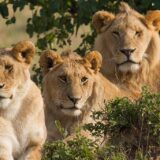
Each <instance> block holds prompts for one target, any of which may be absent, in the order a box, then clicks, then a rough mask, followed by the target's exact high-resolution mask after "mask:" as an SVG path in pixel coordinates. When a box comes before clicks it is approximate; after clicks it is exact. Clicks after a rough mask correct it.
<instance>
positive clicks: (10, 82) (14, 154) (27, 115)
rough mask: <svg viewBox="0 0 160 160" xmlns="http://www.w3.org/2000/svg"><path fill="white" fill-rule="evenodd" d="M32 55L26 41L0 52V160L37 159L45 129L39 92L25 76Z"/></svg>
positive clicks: (28, 74)
mask: <svg viewBox="0 0 160 160" xmlns="http://www.w3.org/2000/svg"><path fill="white" fill-rule="evenodd" d="M23 52H25V53H23ZM34 53H35V47H34V45H33V43H31V42H30V41H22V42H20V43H18V44H16V45H15V46H14V47H13V48H11V49H1V50H0V97H1V98H0V138H2V139H3V140H0V159H4V160H14V159H16V160H40V159H41V149H42V145H43V144H44V142H45V139H46V128H45V120H44V105H43V99H42V96H41V92H40V90H39V89H38V87H37V86H36V85H35V84H34V83H33V82H32V80H31V79H30V73H29V66H30V63H31V60H32V58H33V55H34ZM1 119H2V120H3V122H4V123H6V125H4V127H3V128H2V127H1V125H2V122H1ZM7 123H8V124H7Z"/></svg>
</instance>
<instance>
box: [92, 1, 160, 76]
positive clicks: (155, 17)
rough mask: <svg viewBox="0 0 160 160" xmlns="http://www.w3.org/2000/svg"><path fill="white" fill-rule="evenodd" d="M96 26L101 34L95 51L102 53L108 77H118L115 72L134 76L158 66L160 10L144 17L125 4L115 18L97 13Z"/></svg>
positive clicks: (103, 68) (103, 12) (107, 14)
mask: <svg viewBox="0 0 160 160" xmlns="http://www.w3.org/2000/svg"><path fill="white" fill-rule="evenodd" d="M93 25H94V27H95V29H96V31H97V33H98V36H97V38H96V40H95V49H96V50H98V51H99V52H101V53H102V56H103V60H104V61H103V66H102V71H103V73H104V74H105V75H109V74H114V75H115V69H116V71H118V72H120V73H123V74H124V73H132V74H135V73H138V72H139V71H140V70H141V69H143V67H144V66H145V65H146V64H147V65H148V66H149V68H150V69H152V68H154V67H155V66H156V65H157V64H158V63H159V60H160V54H159V53H160V45H159V44H160V37H159V30H160V11H159V10H156V11H149V12H147V14H146V15H145V16H144V15H142V14H140V13H138V12H136V11H135V10H133V9H132V8H130V7H129V6H128V5H127V4H126V3H124V2H122V3H121V4H120V8H119V13H118V14H116V15H115V14H113V13H110V12H107V11H98V12H97V13H95V15H94V16H93ZM144 64H145V65H144ZM108 66H110V68H109V67H108ZM107 68H109V69H107Z"/></svg>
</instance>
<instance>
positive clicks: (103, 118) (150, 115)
mask: <svg viewBox="0 0 160 160" xmlns="http://www.w3.org/2000/svg"><path fill="white" fill-rule="evenodd" d="M93 118H94V119H95V120H96V121H97V123H95V124H87V125H86V128H87V129H89V130H90V131H91V132H92V133H93V135H97V133H100V134H101V136H104V137H105V138H106V139H107V140H106V143H108V144H111V145H113V146H118V147H120V148H121V149H123V150H124V151H125V153H126V155H127V156H129V157H130V156H131V157H135V156H136V155H137V156H140V154H139V153H140V152H142V153H143V154H144V155H147V156H153V155H155V156H156V153H158V152H159V150H160V94H153V93H150V92H149V91H148V90H147V89H146V88H145V89H144V92H143V96H142V97H141V98H140V99H138V100H136V101H131V100H129V99H128V98H122V99H115V100H113V101H111V102H108V103H107V105H106V107H105V109H104V110H103V111H101V112H95V113H94V114H93ZM98 136H99V135H98Z"/></svg>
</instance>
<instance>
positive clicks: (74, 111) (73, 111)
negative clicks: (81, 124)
mask: <svg viewBox="0 0 160 160" xmlns="http://www.w3.org/2000/svg"><path fill="white" fill-rule="evenodd" d="M61 111H62V112H63V114H65V115H67V116H73V117H76V116H80V115H81V114H82V111H81V110H80V109H76V108H71V109H70V108H67V109H61Z"/></svg>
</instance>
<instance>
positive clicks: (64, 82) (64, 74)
mask: <svg viewBox="0 0 160 160" xmlns="http://www.w3.org/2000/svg"><path fill="white" fill-rule="evenodd" d="M101 63H102V57H101V55H100V54H99V53H97V52H91V53H89V54H87V55H86V56H85V57H84V58H82V57H80V56H79V55H78V54H76V53H63V54H62V55H60V54H58V53H56V52H54V51H51V50H49V51H45V52H44V53H43V54H42V56H41V58H40V65H41V67H42V69H43V75H44V99H45V103H46V105H47V107H49V108H50V109H51V110H52V111H53V112H54V113H56V114H58V113H59V114H60V115H66V116H73V117H75V116H76V117H77V116H79V115H81V114H82V113H83V111H84V110H85V111H86V110H87V108H85V107H86V104H87V103H89V101H90V97H91V96H92V94H93V92H94V90H93V88H94V82H95V79H94V77H95V75H96V74H97V73H98V71H99V67H100V66H101ZM90 107H91V106H90Z"/></svg>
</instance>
